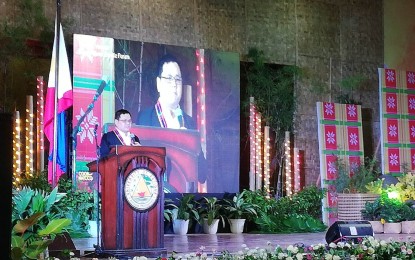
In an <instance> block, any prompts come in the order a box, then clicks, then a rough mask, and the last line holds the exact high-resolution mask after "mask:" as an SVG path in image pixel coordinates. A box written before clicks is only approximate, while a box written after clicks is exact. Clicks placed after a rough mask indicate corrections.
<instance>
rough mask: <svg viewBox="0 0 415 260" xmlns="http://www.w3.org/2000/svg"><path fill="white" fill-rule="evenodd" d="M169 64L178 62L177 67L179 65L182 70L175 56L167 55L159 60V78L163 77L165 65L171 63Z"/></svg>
mask: <svg viewBox="0 0 415 260" xmlns="http://www.w3.org/2000/svg"><path fill="white" fill-rule="evenodd" d="M169 62H176V63H177V65H179V68H180V64H179V62H178V61H177V59H176V58H175V57H174V56H173V55H170V54H166V55H164V56H163V57H161V59H160V60H159V63H158V65H157V77H161V73H162V72H163V65H164V64H165V63H169Z"/></svg>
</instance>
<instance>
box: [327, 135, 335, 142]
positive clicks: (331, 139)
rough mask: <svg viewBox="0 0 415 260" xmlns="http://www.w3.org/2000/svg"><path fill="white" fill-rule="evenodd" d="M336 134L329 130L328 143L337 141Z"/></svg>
mask: <svg viewBox="0 0 415 260" xmlns="http://www.w3.org/2000/svg"><path fill="white" fill-rule="evenodd" d="M335 138H336V135H335V134H334V132H327V143H329V144H334V142H335V141H336V139H335Z"/></svg>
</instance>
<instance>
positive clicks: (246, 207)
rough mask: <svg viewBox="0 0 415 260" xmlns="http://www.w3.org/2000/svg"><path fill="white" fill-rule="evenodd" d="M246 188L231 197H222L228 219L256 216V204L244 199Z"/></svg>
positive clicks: (248, 218)
mask: <svg viewBox="0 0 415 260" xmlns="http://www.w3.org/2000/svg"><path fill="white" fill-rule="evenodd" d="M247 193H248V190H244V191H242V192H241V193H237V194H236V195H235V196H233V197H232V198H231V199H224V210H225V214H226V217H227V218H228V219H247V220H252V219H254V218H255V217H256V216H257V212H256V205H255V204H253V203H249V202H248V201H247V199H246V196H245V195H246V194H247Z"/></svg>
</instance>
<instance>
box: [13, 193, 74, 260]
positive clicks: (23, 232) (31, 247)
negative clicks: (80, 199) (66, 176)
mask: <svg viewBox="0 0 415 260" xmlns="http://www.w3.org/2000/svg"><path fill="white" fill-rule="evenodd" d="M57 190H58V189H57V187H55V188H54V189H53V190H52V191H51V192H50V193H49V192H46V191H42V190H36V189H35V190H33V189H31V188H30V187H23V188H22V189H20V190H13V199H12V203H13V209H12V224H13V225H14V227H13V230H12V245H11V246H12V259H13V260H17V259H36V258H37V256H39V254H40V253H42V252H43V251H44V250H45V249H46V247H47V246H48V245H49V244H50V243H52V241H53V239H54V237H55V236H56V235H58V234H60V233H62V232H63V231H64V229H65V228H66V227H67V226H68V225H70V222H71V221H70V220H69V219H66V218H63V217H62V215H61V214H59V209H58V207H57V203H58V201H59V200H60V199H61V196H59V194H58V193H57Z"/></svg>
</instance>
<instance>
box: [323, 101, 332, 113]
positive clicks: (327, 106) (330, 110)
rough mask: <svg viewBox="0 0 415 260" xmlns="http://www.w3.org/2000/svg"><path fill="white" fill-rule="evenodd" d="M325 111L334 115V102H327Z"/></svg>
mask: <svg viewBox="0 0 415 260" xmlns="http://www.w3.org/2000/svg"><path fill="white" fill-rule="evenodd" d="M324 113H326V114H327V115H333V113H334V107H333V104H331V103H327V104H325V105H324Z"/></svg>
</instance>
